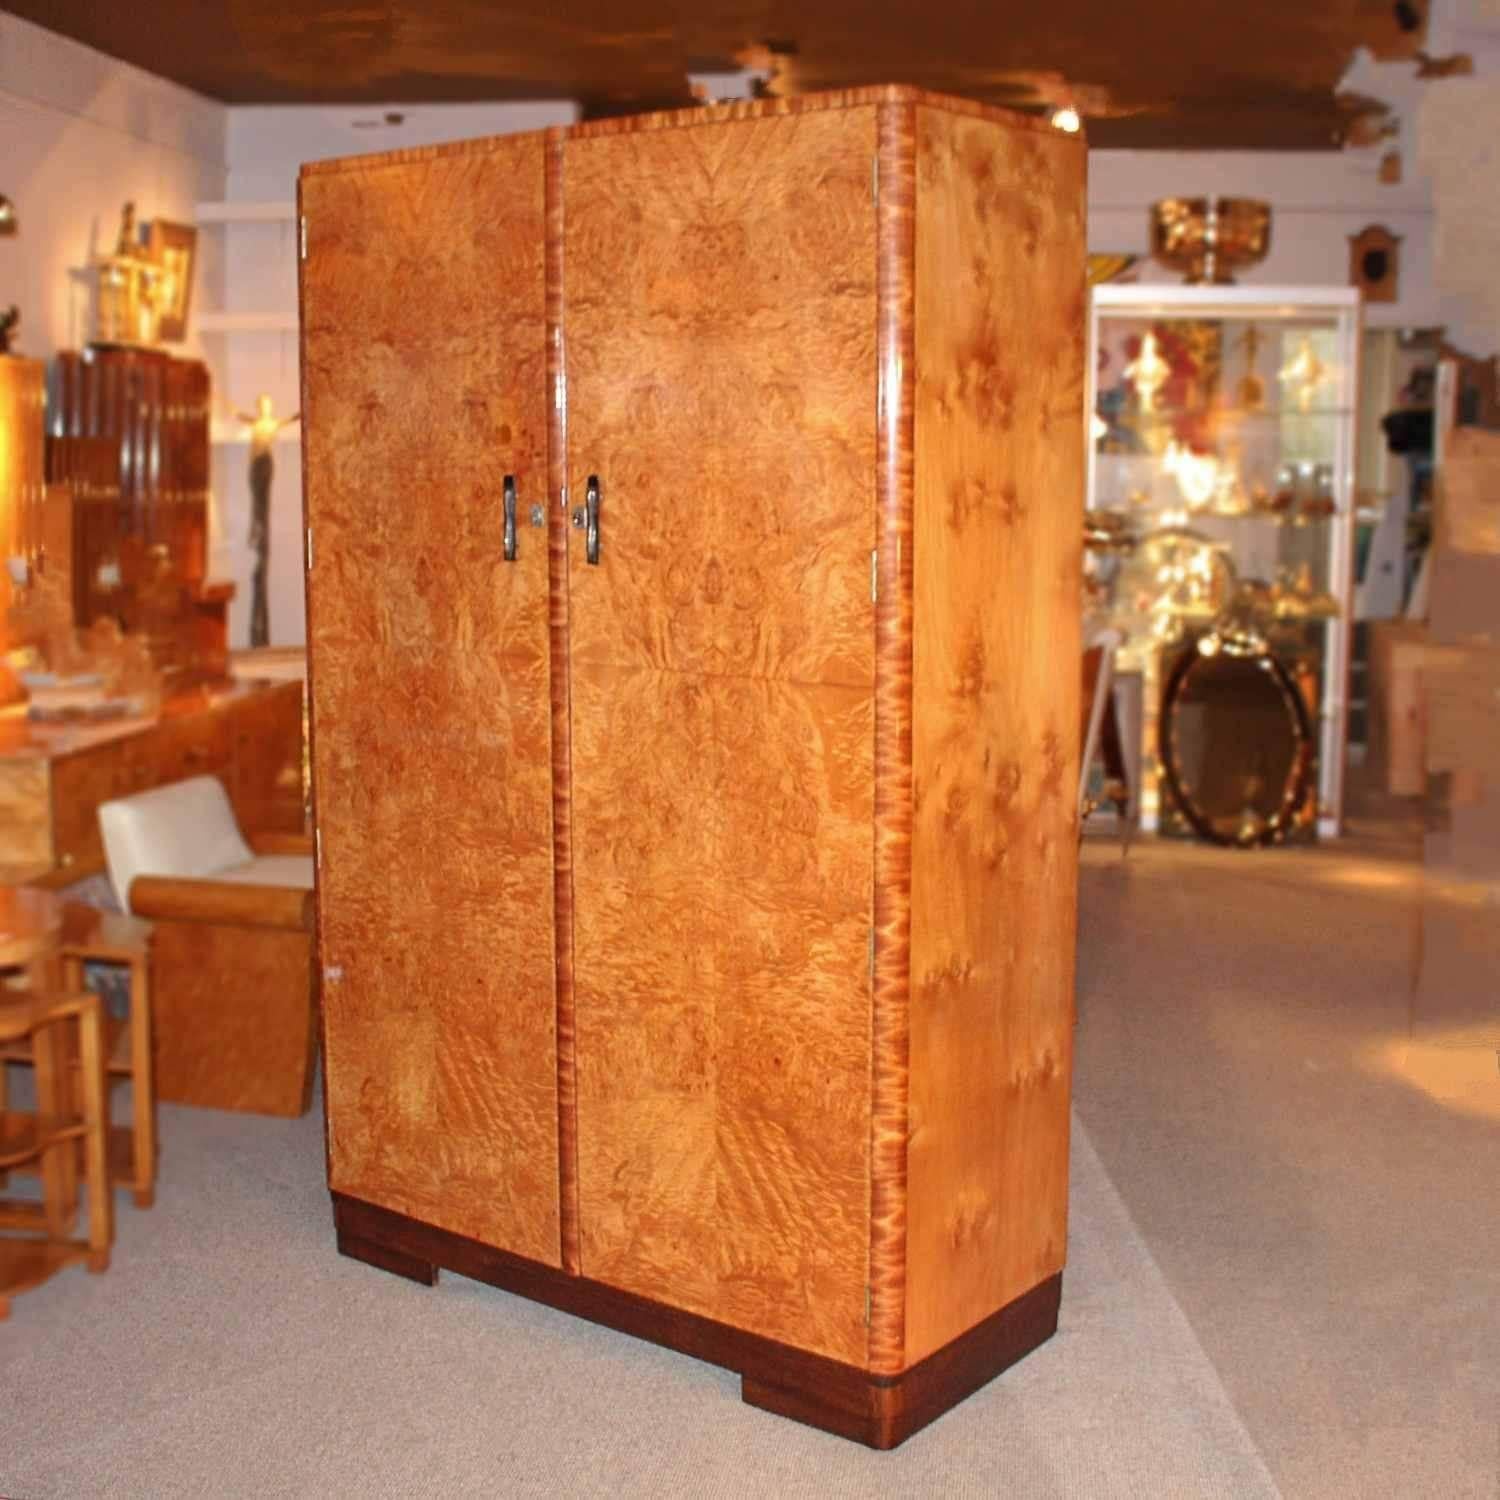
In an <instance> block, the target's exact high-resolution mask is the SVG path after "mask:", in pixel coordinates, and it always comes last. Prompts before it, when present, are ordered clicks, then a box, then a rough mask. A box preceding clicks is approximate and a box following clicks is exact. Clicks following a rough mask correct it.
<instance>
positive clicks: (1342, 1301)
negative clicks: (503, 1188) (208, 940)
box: [0, 845, 1500, 1500]
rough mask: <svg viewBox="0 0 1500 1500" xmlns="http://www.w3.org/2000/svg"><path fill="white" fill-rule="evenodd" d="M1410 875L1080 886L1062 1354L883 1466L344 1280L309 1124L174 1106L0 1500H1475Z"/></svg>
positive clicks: (640, 1360) (1106, 867) (1463, 1219)
mask: <svg viewBox="0 0 1500 1500" xmlns="http://www.w3.org/2000/svg"><path fill="white" fill-rule="evenodd" d="M1299 861H1300V863H1299ZM1341 861H1342V862H1341ZM1403 868H1404V867H1402V866H1401V865H1400V864H1399V863H1393V862H1389V861H1382V860H1380V859H1378V858H1377V859H1374V860H1373V861H1371V860H1370V859H1369V858H1366V859H1365V861H1364V862H1363V863H1362V862H1361V860H1360V859H1359V858H1356V857H1353V856H1349V855H1343V856H1338V857H1334V858H1330V857H1328V856H1325V855H1323V854H1321V853H1320V854H1311V855H1309V854H1305V853H1304V854H1298V855H1291V854H1288V855H1283V854H1275V855H1268V856H1265V857H1264V858H1260V857H1257V856H1241V855H1233V854H1222V855H1220V854H1214V853H1212V852H1211V851H1198V850H1192V849H1188V848H1185V847H1184V846H1180V845H1177V846H1155V845H1143V846H1141V847H1139V848H1138V849H1137V850H1136V851H1135V852H1133V853H1132V855H1131V856H1130V859H1129V861H1127V862H1126V863H1125V864H1124V865H1122V864H1121V862H1120V861H1119V859H1118V856H1117V854H1115V852H1114V851H1113V850H1112V849H1110V848H1109V847H1108V846H1104V845H1097V846H1091V847H1090V848H1089V849H1088V851H1087V852H1086V860H1085V871H1084V877H1083V929H1084V937H1083V941H1082V943H1081V945H1080V1010H1081V1022H1080V1026H1079V1031H1078V1051H1079V1055H1078V1089H1077V1100H1078V1118H1077V1120H1076V1121H1075V1132H1074V1143H1073V1198H1072V1214H1071V1225H1070V1252H1069V1253H1070V1258H1069V1266H1068V1271H1067V1275H1066V1278H1065V1292H1064V1301H1063V1310H1062V1321H1061V1327H1060V1330H1059V1333H1058V1336H1057V1337H1056V1338H1055V1339H1053V1340H1052V1341H1051V1342H1050V1343H1049V1344H1048V1345H1046V1346H1044V1347H1043V1348H1042V1349H1041V1350H1039V1351H1037V1352H1036V1353H1035V1354H1033V1355H1032V1356H1031V1357H1030V1358H1028V1359H1027V1360H1025V1361H1023V1362H1022V1363H1021V1364H1020V1365H1018V1366H1016V1367H1015V1368H1014V1369H1013V1370H1011V1371H1009V1372H1008V1373H1006V1374H1005V1375H1003V1376H1002V1377H1001V1378H1000V1379H999V1380H997V1381H995V1382H994V1383H992V1384H991V1385H990V1386H989V1387H987V1388H986V1389H985V1390H983V1391H981V1392H980V1393H978V1394H977V1395H976V1396H974V1397H972V1398H970V1399H969V1400H968V1401H966V1402H964V1403H963V1404H962V1405H961V1406H960V1407H958V1408H957V1409H955V1410H954V1411H953V1412H951V1413H949V1414H948V1415H947V1416H946V1417H944V1418H942V1419H941V1420H940V1421H938V1422H937V1423H935V1424H934V1425H933V1426H932V1427H930V1428H928V1429H927V1430H926V1431H924V1432H922V1433H920V1434H918V1435H917V1436H916V1437H914V1438H913V1439H912V1440H911V1441H910V1442H908V1443H907V1444H906V1445H905V1446H904V1447H903V1448H902V1449H900V1450H898V1451H897V1452H895V1453H893V1454H885V1455H881V1454H873V1453H870V1452H868V1451H866V1450H863V1449H860V1448H857V1447H855V1446H853V1445H851V1444H848V1443H845V1442H842V1441H840V1440H838V1439H835V1438H831V1437H828V1436H826V1435H824V1434H821V1433H818V1432H814V1431H812V1430H810V1429H807V1428H803V1427H799V1426H797V1425H796V1424H794V1423H791V1422H786V1421H783V1420H780V1419H778V1418H774V1417H771V1416H769V1415H767V1414H765V1413H762V1412H758V1411H755V1410H753V1409H751V1408H748V1407H745V1406H743V1405H742V1404H741V1403H740V1401H739V1397H738V1384H737V1381H736V1379H735V1378H734V1377H732V1376H730V1375H728V1374H726V1373H724V1372H722V1371H719V1370H716V1369H714V1368H712V1367H710V1366H707V1365H704V1364H700V1363H698V1362H696V1361H693V1360H690V1359H686V1358H684V1357H682V1356H679V1355H674V1354H671V1353H668V1352H665V1351H662V1350H659V1349H655V1348H653V1347H652V1346H650V1345H647V1344H643V1343H640V1342H638V1341H636V1340H633V1339H629V1338H626V1337H624V1336H622V1335H618V1334H614V1333H611V1332H608V1331H606V1330H603V1329H598V1328H594V1327H591V1326H590V1325H587V1324H584V1323H581V1322H578V1321H576V1320H574V1319H571V1318H569V1317H567V1316H565V1315H563V1314H560V1313H556V1312H553V1311H551V1310H549V1309H545V1308H541V1307H537V1306H534V1305H532V1304H530V1303H527V1302H524V1301H521V1300H519V1299H517V1298H514V1297H510V1296H507V1295H506V1294H504V1293H501V1292H498V1291H495V1290H494V1289H492V1288H489V1287H485V1286H482V1285H479V1284H477V1283H474V1282H470V1281H467V1280H464V1279H463V1278H460V1277H455V1276H448V1275H445V1276H444V1278H443V1279H442V1280H441V1282H440V1283H439V1285H438V1287H437V1288H436V1289H431V1290H429V1289H425V1288H420V1287H416V1286H412V1285H410V1284H408V1283H405V1282H402V1281H400V1280H398V1279H396V1278H393V1277H390V1276H386V1275H383V1274H382V1273H380V1272H377V1271H373V1270H370V1269H369V1268H367V1267H364V1266H362V1265H359V1264H356V1263H354V1262H350V1261H346V1260H343V1259H341V1258H340V1257H339V1256H338V1255H337V1254H336V1253H335V1251H334V1249H333V1241H332V1232H331V1228H330V1221H329V1214H328V1208H327V1197H326V1193H325V1192H324V1189H323V1185H322V1176H321V1173H322V1139H321V1123H320V1121H319V1119H318V1118H317V1117H316V1116H315V1115H314V1116H310V1117H308V1118H307V1119H305V1120H300V1121H291V1122H284V1121H271V1120H263V1119H255V1118H249V1117H242V1116H234V1115H227V1114H215V1113H210V1112H203V1111H195V1110H188V1109H181V1108H174V1107H171V1106H165V1107H163V1109H162V1182H161V1190H160V1195H159V1198H158V1202H157V1206H156V1207H155V1208H153V1209H152V1210H150V1211H149V1212H141V1211H139V1210H136V1209H134V1208H133V1207H132V1206H130V1204H129V1202H128V1200H126V1199H125V1198H124V1197H123V1196H122V1197H121V1199H120V1211H119V1212H120V1219H119V1238H118V1243H117V1245H116V1249H115V1256H114V1263H113V1265H112V1267H111V1269H110V1271H109V1272H108V1274H107V1275H105V1276H102V1277H90V1276H87V1275H85V1274H84V1273H83V1272H82V1271H81V1270H71V1271H68V1272H66V1273H64V1274H63V1275H61V1276H59V1277H57V1278H55V1279H54V1280H53V1281H52V1282H51V1283H49V1284H48V1285H47V1286H46V1287H44V1288H42V1289H40V1290H39V1291H36V1292H33V1293H31V1294H28V1295H27V1296H24V1297H21V1298H18V1299H17V1300H16V1302H15V1304H14V1310H13V1312H12V1315H11V1318H10V1320H9V1321H8V1322H6V1323H3V1324H0V1393H3V1394H0V1494H3V1495H4V1496H6V1497H9V1500H80V1497H94V1496H99V1497H106V1496H131V1497H136V1496H139V1497H153V1500H154V1497H178V1496H184V1497H185V1496H205V1497H208V1496H212V1497H220V1496H223V1497H237V1496H299V1497H300V1496H345V1495H351V1496H352V1495H359V1496H412V1497H438V1496H442V1497H450V1496H455V1497H456V1496H512V1495H514V1496H532V1495H535V1496H554V1495H558V1496H574V1495H576V1496H593V1495H600V1496H603V1495H610V1496H637V1495H639V1496H675V1495H684V1496H698V1495H703V1496H741V1495H743V1496H759V1495H766V1496H771V1495H774V1496H804V1495H805V1496H809V1497H811V1496H826V1495H834V1496H838V1495H872V1496H874V1495H934V1496H945V1497H946V1496H955V1497H967V1496H1001V1495H1006V1496H1017V1497H1033V1496H1034V1497H1038V1500H1047V1497H1052V1496H1086V1497H1092V1496H1099V1497H1114V1496H1120V1497H1127V1496H1128V1497H1143V1500H1144V1497H1153V1500H1155V1497H1171V1496H1185V1497H1196V1496H1202V1497H1247V1500H1254V1497H1258V1496H1263V1495H1276V1494H1284V1495H1287V1496H1291V1497H1301V1496H1304V1495H1306V1496H1321V1495H1330V1496H1333V1495H1348V1496H1360V1497H1363V1496H1399V1495H1413V1496H1416V1495H1422V1496H1442V1497H1449V1496H1453V1497H1458V1496H1470V1495H1473V1496H1482V1497H1483V1500H1495V1497H1496V1496H1497V1495H1500V1484H1497V1480H1496V1474H1497V1468H1496V1463H1495V1460H1496V1458H1497V1454H1500V1400H1497V1395H1500V1383H1497V1369H1500V1281H1497V1277H1500V1235H1497V1233H1496V1230H1497V1229H1500V1221H1497V1202H1496V1196H1495V1194H1496V1187H1495V1173H1494V1168H1495V1165H1496V1161H1495V1144H1496V1141H1495V1133H1494V1127H1493V1125H1491V1124H1489V1123H1488V1122H1484V1121H1479V1122H1476V1121H1474V1120H1472V1119H1469V1118H1466V1117H1460V1116H1457V1115H1454V1114H1453V1113H1452V1112H1450V1111H1448V1110H1446V1109H1445V1108H1443V1107H1442V1105H1441V1104H1438V1103H1434V1102H1433V1101H1432V1100H1430V1099H1428V1098H1426V1097H1425V1096H1423V1095H1422V1094H1420V1093H1419V1092H1417V1091H1415V1090H1413V1089H1412V1088H1411V1087H1410V1086H1409V1085H1408V1084H1407V1083H1406V1082H1404V1081H1403V1080H1402V1079H1400V1078H1399V1077H1395V1076H1391V1075H1390V1074H1389V1072H1388V1071H1387V1072H1384V1073H1383V1072H1381V1071H1380V1067H1379V1066H1377V1064H1376V1063H1374V1062H1371V1061H1370V1058H1371V1057H1378V1056H1383V1055H1384V1054H1383V1053H1381V1051H1380V1048H1379V1045H1378V1043H1379V1041H1380V1039H1381V1038H1382V1037H1384V1036H1385V1035H1387V1033H1390V1034H1395V1033H1398V1032H1399V1031H1400V1029H1401V1025H1402V1006H1403V1004H1404V1003H1405V1002H1404V1000H1403V993H1404V991H1403V989H1402V986H1403V985H1404V983H1405V979H1404V971H1403V969H1402V965H1403V963H1405V962H1406V958H1405V954H1406V951H1407V950H1406V948H1405V947H1404V946H1403V945H1405V944H1407V943H1408V942H1409V939H1410V921H1409V918H1410V905H1411V903H1410V890H1409V881H1408V880H1407V873H1409V872H1406V873H1403ZM1371 869H1373V870H1374V875H1373V876H1372V875H1371V874H1370V870H1371ZM1382 872H1394V873H1382ZM1267 924H1269V926H1268V925H1267ZM1268 933H1269V934H1270V935H1271V936H1272V937H1273V938H1274V941H1272V942H1270V943H1266V942H1265V941H1264V938H1265V936H1266V935H1267V934H1268ZM121 1102H123V1101H121Z"/></svg>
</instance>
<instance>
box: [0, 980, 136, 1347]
mask: <svg viewBox="0 0 1500 1500" xmlns="http://www.w3.org/2000/svg"><path fill="white" fill-rule="evenodd" d="M70 1022H71V1023H73V1024H74V1026H75V1027H76V1030H77V1038H76V1049H77V1052H76V1055H77V1059H78V1072H79V1087H78V1090H77V1092H78V1093H79V1094H80V1095H81V1096H82V1101H83V1108H82V1114H81V1116H80V1115H79V1114H75V1113H74V1112H73V1111H72V1110H70V1109H69V1108H68V1107H67V1106H68V1104H69V1103H70V1096H71V1095H72V1094H73V1093H74V1090H73V1089H71V1088H69V1087H68V1084H67V1081H66V1078H65V1076H64V1074H65V1065H64V1064H63V1062H62V1060H61V1059H62V1057H63V1056H65V1055H66V1054H67V1053H68V1052H70V1051H71V1050H72V1047H71V1046H70V1045H68V1044H67V1043H66V1041H65V1040H64V1039H63V1038H59V1037H58V1036H57V1034H56V1033H57V1032H58V1031H60V1030H62V1029H63V1028H64V1027H66V1026H67V1025H68V1023H70ZM22 1038H24V1039H26V1040H27V1041H29V1043H30V1057H31V1061H32V1064H33V1066H34V1067H35V1068H36V1093H37V1108H36V1113H35V1114H27V1113H24V1112H22V1111H19V1110H11V1109H6V1110H3V1111H0V1170H5V1171H9V1170H10V1168H12V1167H16V1166H19V1165H20V1164H21V1163H23V1162H27V1161H31V1160H37V1161H38V1163H39V1165H40V1169H41V1174H42V1201H41V1202H40V1203H24V1202H18V1201H0V1229H16V1230H22V1231H24V1232H25V1237H24V1238H13V1237H10V1236H0V1318H4V1317H6V1316H8V1314H9V1312H10V1298H11V1296H12V1295H13V1294H14V1293H16V1292H24V1291H29V1290H30V1289H31V1288H32V1287H35V1286H39V1285H41V1283H42V1282H44V1281H46V1280H47V1279H48V1277H50V1276H52V1275H54V1274H55V1273H56V1272H58V1271H61V1270H62V1269H63V1268H64V1267H65V1266H70V1265H72V1264H73V1263H74V1262H75V1261H80V1260H81V1261H83V1262H84V1263H85V1264H86V1265H87V1266H88V1268H89V1270H90V1271H105V1270H108V1269H109V1247H110V1245H111V1244H112V1243H113V1242H114V1219H113V1217H112V1215H111V1212H110V1209H111V1205H110V1190H109V1168H108V1163H107V1160H106V1147H105V1131H106V1128H107V1124H108V1116H107V1113H106V1106H105V1098H104V1022H103V1007H102V1006H101V1005H100V1003H99V997H98V996H97V995H89V994H82V995H53V994H46V993H40V992H35V991H30V990H17V991H12V992H9V995H8V996H7V997H0V1042H7V1043H8V1042H14V1041H17V1040H19V1039H22ZM79 1142H81V1143H82V1144H83V1157H84V1174H85V1180H86V1181H87V1184H88V1198H89V1230H88V1238H87V1239H82V1240H79V1239H70V1238H68V1229H69V1227H70V1226H71V1223H72V1220H73V1216H74V1214H75V1212H76V1206H77V1205H76V1198H77V1189H76V1185H74V1186H73V1187H72V1188H71V1191H70V1186H69V1181H70V1178H71V1171H70V1168H71V1166H72V1164H73V1163H74V1162H75V1161H76V1159H77V1153H78V1143H79Z"/></svg>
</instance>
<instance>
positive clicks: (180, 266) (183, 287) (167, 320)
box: [149, 219, 198, 344]
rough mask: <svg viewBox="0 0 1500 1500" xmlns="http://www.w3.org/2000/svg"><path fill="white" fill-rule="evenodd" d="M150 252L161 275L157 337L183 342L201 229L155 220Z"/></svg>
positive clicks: (167, 340)
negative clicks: (199, 230)
mask: <svg viewBox="0 0 1500 1500" xmlns="http://www.w3.org/2000/svg"><path fill="white" fill-rule="evenodd" d="M149 253H150V258H151V259H152V260H153V261H154V262H155V263H156V265H157V268H158V273H159V275H160V277H161V292H160V298H161V300H160V303H159V306H158V315H157V325H156V336H157V338H158V339H160V340H162V341H163V342H165V343H173V344H177V343H181V342H182V340H183V339H185V338H186V337H187V325H188V313H189V310H190V309H191V307H192V301H193V270H194V264H195V262H196V261H197V258H198V231H197V229H196V228H195V227H194V226H193V225H191V224H174V223H172V222H171V221H170V220H169V219H153V220H152V221H151V237H150V241H149Z"/></svg>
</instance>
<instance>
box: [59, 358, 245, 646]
mask: <svg viewBox="0 0 1500 1500" xmlns="http://www.w3.org/2000/svg"><path fill="white" fill-rule="evenodd" d="M53 383H54V393H53V395H54V399H53V402H52V408H51V411H50V414H49V418H48V432H49V438H50V441H49V466H50V469H51V473H52V477H53V478H55V479H59V480H64V479H65V480H69V481H71V482H72V483H73V484H74V487H75V491H76V494H77V497H78V500H79V510H78V520H79V524H78V526H77V528H76V531H75V537H76V546H75V555H74V593H75V598H74V603H75V612H76V614H77V618H78V623H79V624H80V625H87V624H89V623H91V622H92V621H93V620H95V619H97V618H99V617H100V616H110V617H113V618H115V619H117V620H118V621H119V622H120V623H121V625H122V626H123V627H124V628H125V629H126V630H129V631H132V632H137V633H140V634H142V635H143V636H145V638H146V640H147V642H148V644H149V646H150V649H151V653H152V656H153V659H154V660H155V661H156V662H157V664H158V665H159V666H161V667H162V668H164V669H166V670H168V671H176V672H192V673H196V674H199V675H215V674H219V673H222V672H223V670H224V665H225V660H226V657H227V630H226V615H227V610H228V603H229V598H230V596H231V593H232V590H230V589H229V588H228V586H227V585H219V586H218V587H213V586H209V585H207V584H206V576H207V570H208V506H209V455H210V441H209V432H210V405H211V399H210V396H211V393H210V381H209V373H208V367H207V366H206V365H205V364H203V362H202V361H201V360H186V359H177V358H175V357H174V356H172V355H169V354H167V353H165V352H163V351H161V350H156V349H127V348H106V347H94V346H91V347H89V348H87V349H84V350H82V351H78V352H74V351H68V352H64V353H62V354H59V355H58V356H57V360H56V369H55V375H54V382H53Z"/></svg>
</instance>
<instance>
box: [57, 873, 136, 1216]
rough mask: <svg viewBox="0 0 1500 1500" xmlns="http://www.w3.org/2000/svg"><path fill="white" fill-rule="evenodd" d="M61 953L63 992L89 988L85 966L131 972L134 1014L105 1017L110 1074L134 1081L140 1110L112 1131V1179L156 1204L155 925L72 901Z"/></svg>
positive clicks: (65, 915)
mask: <svg viewBox="0 0 1500 1500" xmlns="http://www.w3.org/2000/svg"><path fill="white" fill-rule="evenodd" d="M57 951H58V954H59V956H60V958H61V960H62V983H63V988H64V989H68V990H81V989H82V988H83V966H84V964H85V963H90V962H93V963H110V964H121V965H123V966H124V967H125V968H127V969H128V970H129V971H130V1014H129V1015H128V1016H127V1017H126V1018H125V1020H123V1021H116V1020H114V1019H112V1018H111V1017H109V1016H106V1017H105V1021H104V1033H105V1049H104V1066H105V1070H106V1071H107V1072H108V1073H109V1074H111V1075H113V1076H115V1077H124V1078H129V1079H130V1080H131V1082H132V1085H133V1093H134V1108H133V1110H132V1124H131V1126H130V1127H125V1126H114V1125H112V1126H111V1127H110V1130H109V1175H110V1178H111V1180H112V1181H114V1182H122V1183H128V1184H129V1185H130V1191H131V1195H132V1196H133V1197H134V1199H135V1203H136V1207H137V1208H150V1207H151V1205H152V1204H153V1203H154V1202H155V1201H156V1087H155V1082H154V1079H153V1077H152V1072H151V980H150V957H151V924H150V923H149V922H143V921H141V920H140V919H139V918H138V917H125V916H118V915H115V914H113V913H111V912H102V911H95V910H94V909H93V908H92V907H88V906H80V905H78V904H77V903H69V904H68V905H67V906H66V907H64V908H63V920H62V928H61V931H60V932H59V933H58V942H57Z"/></svg>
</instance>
